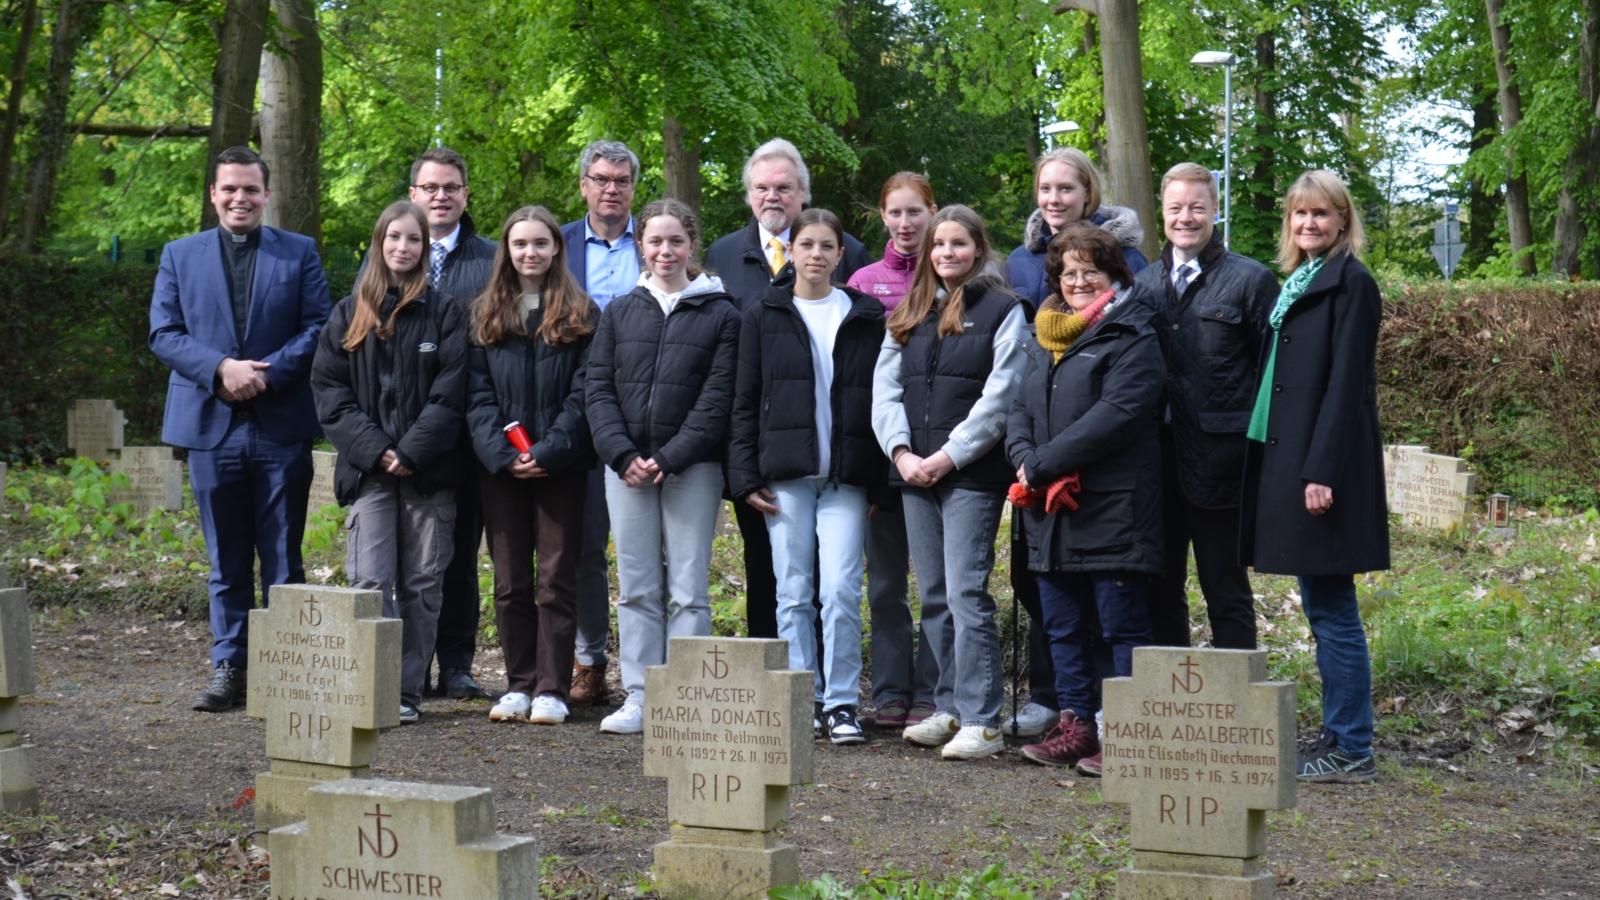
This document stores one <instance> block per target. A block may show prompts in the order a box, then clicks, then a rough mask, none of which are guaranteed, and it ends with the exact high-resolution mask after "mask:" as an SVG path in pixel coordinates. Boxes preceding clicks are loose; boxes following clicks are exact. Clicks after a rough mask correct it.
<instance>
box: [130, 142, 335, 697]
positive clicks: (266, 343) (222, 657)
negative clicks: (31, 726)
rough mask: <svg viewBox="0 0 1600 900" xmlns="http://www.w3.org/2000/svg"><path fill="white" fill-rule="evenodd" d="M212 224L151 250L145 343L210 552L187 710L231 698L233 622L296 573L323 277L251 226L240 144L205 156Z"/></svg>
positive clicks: (300, 244) (238, 631) (324, 313)
mask: <svg viewBox="0 0 1600 900" xmlns="http://www.w3.org/2000/svg"><path fill="white" fill-rule="evenodd" d="M215 175H216V178H215V181H214V182H213V184H212V185H211V189H210V196H211V205H212V206H214V207H216V210H217V218H218V220H219V221H220V223H221V224H220V225H219V226H218V227H217V228H214V229H211V230H209V231H203V232H201V233H199V234H197V235H192V236H190V237H186V238H182V239H179V240H176V241H173V242H172V243H170V244H168V245H167V246H166V247H165V248H164V249H163V250H162V251H161V269H160V271H159V272H157V273H156V285H155V291H154V293H153V294H152V296H151V298H150V349H151V351H153V352H154V353H155V355H156V356H157V357H158V358H159V359H160V360H161V361H162V362H164V363H166V364H167V365H168V366H169V367H171V369H172V375H171V376H170V377H169V378H168V379H167V408H166V417H165V420H164V421H163V423H162V426H161V439H162V440H163V441H164V442H166V443H168V444H172V445H173V446H176V447H187V448H188V449H189V482H190V484H191V485H192V486H193V488H194V498H195V503H196V505H197V506H199V508H200V525H201V528H202V529H203V531H204V533H205V539H206V551H207V553H208V554H209V555H210V557H211V577H210V582H209V587H210V595H211V637H212V645H211V665H212V674H211V679H210V681H209V682H208V683H207V685H206V687H205V689H204V690H202V691H201V692H200V693H199V694H198V695H197V696H196V697H195V701H194V708H195V709H197V710H202V711H205V712H222V711H224V710H228V709H232V708H233V707H235V706H238V705H240V704H242V703H244V697H245V693H244V692H245V668H246V666H247V665H248V664H249V655H248V648H247V647H246V640H247V637H248V630H247V627H246V620H247V617H248V615H249V612H250V610H251V608H252V607H254V606H255V579H254V569H255V563H256V559H257V558H259V559H260V563H261V596H262V600H263V602H265V601H266V600H267V595H268V591H269V589H270V588H271V586H272V585H275V584H285V583H296V582H303V581H305V567H304V565H303V564H302V563H301V560H300V539H301V536H302V535H303V534H304V532H305V524H306V501H307V497H308V494H309V493H310V490H311V442H312V441H313V440H315V439H316V438H317V436H318V435H319V434H321V428H320V427H319V426H318V424H317V411H316V408H315V407H314V406H313V404H312V400H311V385H310V382H309V380H308V376H309V374H310V371H311V357H312V354H313V353H314V351H315V349H316V344H317V334H318V332H320V331H321V330H322V323H323V322H324V321H325V320H326V319H327V318H328V307H329V298H328V283H327V281H325V280H324V279H323V276H322V263H321V261H320V259H319V258H318V256H317V247H316V244H315V243H314V242H313V241H312V240H311V239H310V238H308V237H306V236H304V235H300V234H294V233H293V232H288V231H280V230H278V229H276V228H266V227H263V226H262V225H261V216H262V213H263V212H265V210H266V206H267V201H268V200H270V199H271V197H272V192H271V190H270V189H269V187H268V172H267V164H266V163H265V162H262V160H261V157H260V156H257V155H256V154H255V152H254V151H252V150H250V149H248V148H246V147H230V148H228V149H227V150H224V151H222V152H221V153H220V154H218V155H217V162H216V171H215Z"/></svg>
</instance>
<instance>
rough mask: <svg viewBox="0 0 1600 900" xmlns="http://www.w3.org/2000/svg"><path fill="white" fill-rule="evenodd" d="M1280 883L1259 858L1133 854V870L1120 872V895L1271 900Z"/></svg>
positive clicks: (1142, 899)
mask: <svg viewBox="0 0 1600 900" xmlns="http://www.w3.org/2000/svg"><path fill="white" fill-rule="evenodd" d="M1276 884H1277V879H1276V877H1275V876H1274V875H1273V874H1272V873H1271V872H1263V871H1261V864H1260V861H1259V860H1256V859H1230V858H1228V857H1222V856H1195V855H1192V854H1188V853H1158V852H1154V851H1149V850H1135V851H1134V852H1133V867H1132V868H1129V869H1123V870H1122V871H1120V872H1118V873H1117V896H1118V897H1119V898H1136V900H1192V898H1196V897H1204V898H1208V900H1269V898H1271V897H1272V893H1273V888H1274V887H1275V886H1276Z"/></svg>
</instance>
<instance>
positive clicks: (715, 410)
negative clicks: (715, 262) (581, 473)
mask: <svg viewBox="0 0 1600 900" xmlns="http://www.w3.org/2000/svg"><path fill="white" fill-rule="evenodd" d="M738 357H739V312H738V310H737V309H736V308H735V307H734V302H733V298H732V297H729V296H728V295H727V294H726V293H725V292H723V291H722V290H721V289H720V288H717V289H714V290H707V291H703V292H701V293H694V294H685V295H684V296H683V297H680V298H679V299H678V302H677V304H676V305H675V306H673V308H672V315H670V316H666V315H662V313H661V304H659V303H657V302H656V299H655V297H653V296H651V294H650V291H649V289H648V288H645V287H644V286H642V285H641V286H639V287H635V288H634V289H633V290H632V291H630V292H629V293H627V294H625V295H623V296H621V297H618V298H616V299H615V300H612V301H611V302H610V303H609V304H607V305H606V310H605V313H604V314H603V315H601V317H600V328H599V329H598V330H597V331H596V332H595V337H594V346H593V347H591V348H590V350H589V364H588V368H587V374H586V376H585V379H584V382H585V384H584V393H585V396H586V398H587V403H588V411H589V429H590V433H591V434H592V435H593V436H594V447H595V452H597V453H598V454H599V455H600V461H601V462H603V463H605V464H606V465H608V466H610V467H611V468H612V469H613V470H615V471H616V472H617V473H618V474H619V475H620V474H621V473H622V472H623V471H624V470H626V469H627V468H628V464H629V463H631V462H633V460H634V459H635V458H636V457H641V456H642V457H644V458H646V459H654V460H655V461H656V463H657V464H658V465H659V466H660V467H661V471H662V472H665V473H668V474H671V473H673V472H681V471H683V470H684V469H686V468H688V467H689V466H692V465H694V464H695V463H701V462H708V461H711V462H721V461H722V459H723V456H724V446H725V444H726V441H727V437H728V418H729V415H730V414H731V412H732V409H733V381H734V371H735V369H736V368H737V366H738Z"/></svg>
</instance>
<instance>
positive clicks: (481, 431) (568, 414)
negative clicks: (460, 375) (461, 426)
mask: <svg viewBox="0 0 1600 900" xmlns="http://www.w3.org/2000/svg"><path fill="white" fill-rule="evenodd" d="M585 300H586V301H587V298H585ZM587 302H589V316H590V319H591V321H597V320H598V319H599V318H600V310H599V309H598V308H597V307H595V305H594V303H593V302H592V301H587ZM546 311H548V307H547V308H546ZM528 324H529V328H528V332H529V334H528V336H523V335H518V334H512V335H507V336H506V337H505V339H504V340H502V341H500V343H498V344H492V345H490V346H487V347H481V346H478V345H476V344H473V345H471V348H470V349H469V350H468V352H467V428H468V430H469V431H470V432H471V434H472V447H473V450H474V451H476V452H477V454H478V460H479V461H480V462H482V463H483V467H484V468H485V469H488V470H489V471H490V472H501V471H503V470H504V469H505V467H506V466H508V465H510V464H511V463H513V462H515V461H516V458H517V451H516V448H514V447H512V446H511V442H510V441H508V440H506V437H505V434H504V432H503V431H502V429H504V428H505V426H506V425H508V424H510V423H511V422H521V423H522V426H523V427H524V428H526V429H527V431H528V439H529V440H531V441H533V449H532V452H531V454H530V455H531V456H532V457H533V458H534V459H536V460H538V462H539V464H540V465H541V466H542V467H544V469H545V470H546V471H548V472H549V473H550V474H552V475H554V474H557V473H560V472H566V471H569V470H572V469H575V468H579V467H583V468H588V467H589V466H591V465H593V463H592V462H591V460H593V458H594V449H593V445H592V444H591V443H590V440H589V420H588V417H587V415H586V414H585V412H584V397H583V380H584V362H585V361H586V360H587V359H588V358H589V346H590V344H591V343H593V341H594V333H593V332H590V333H589V334H586V335H584V336H582V337H580V338H578V339H577V340H575V341H572V342H570V343H566V344H557V345H553V346H552V345H550V344H547V343H545V341H544V338H542V337H540V336H539V334H538V324H539V323H538V322H537V321H533V322H529V323H528Z"/></svg>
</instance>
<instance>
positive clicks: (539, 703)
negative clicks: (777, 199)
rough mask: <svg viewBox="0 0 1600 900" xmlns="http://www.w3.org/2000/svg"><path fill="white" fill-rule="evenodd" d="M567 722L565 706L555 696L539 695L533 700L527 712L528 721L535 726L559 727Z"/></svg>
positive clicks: (564, 703)
mask: <svg viewBox="0 0 1600 900" xmlns="http://www.w3.org/2000/svg"><path fill="white" fill-rule="evenodd" d="M566 720H567V704H566V702H565V701H563V700H562V699H561V698H560V697H557V696H556V695H555V694H540V695H539V696H537V697H535V698H533V706H532V708H530V709H529V710H528V721H529V722H532V723H533V724H535V725H560V724H561V723H562V722H565V721H566Z"/></svg>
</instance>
